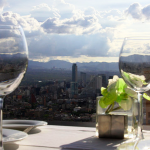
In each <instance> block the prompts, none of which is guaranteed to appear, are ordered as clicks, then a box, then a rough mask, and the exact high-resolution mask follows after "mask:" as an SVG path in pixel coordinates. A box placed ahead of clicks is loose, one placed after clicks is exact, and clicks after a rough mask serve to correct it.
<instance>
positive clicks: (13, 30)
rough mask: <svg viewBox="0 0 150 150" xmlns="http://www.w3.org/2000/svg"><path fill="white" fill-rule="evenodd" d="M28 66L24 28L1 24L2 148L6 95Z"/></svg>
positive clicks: (0, 92) (0, 149)
mask: <svg viewBox="0 0 150 150" xmlns="http://www.w3.org/2000/svg"><path fill="white" fill-rule="evenodd" d="M27 66H28V48H27V43H26V38H25V35H24V32H23V29H22V28H21V27H20V26H17V25H3V26H1V25H0V150H3V149H4V148H3V142H2V107H3V98H4V96H5V95H7V94H9V93H11V92H13V91H14V90H15V89H16V88H17V87H18V85H19V84H20V82H21V80H22V79H23V77H24V74H25V72H26V69H27Z"/></svg>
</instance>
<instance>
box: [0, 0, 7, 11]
mask: <svg viewBox="0 0 150 150" xmlns="http://www.w3.org/2000/svg"><path fill="white" fill-rule="evenodd" d="M5 6H7V1H6V0H0V12H2V11H3V8H4V7H5Z"/></svg>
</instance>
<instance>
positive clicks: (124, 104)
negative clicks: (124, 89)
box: [119, 97, 132, 110]
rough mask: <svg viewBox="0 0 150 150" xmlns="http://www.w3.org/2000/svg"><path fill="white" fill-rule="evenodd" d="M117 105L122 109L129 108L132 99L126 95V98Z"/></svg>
mask: <svg viewBox="0 0 150 150" xmlns="http://www.w3.org/2000/svg"><path fill="white" fill-rule="evenodd" d="M119 105H120V106H121V108H122V109H124V110H130V109H131V107H132V99H131V98H130V97H128V99H123V100H122V101H121V102H120V103H119Z"/></svg>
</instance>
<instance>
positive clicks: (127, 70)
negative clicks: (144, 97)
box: [119, 37, 150, 92]
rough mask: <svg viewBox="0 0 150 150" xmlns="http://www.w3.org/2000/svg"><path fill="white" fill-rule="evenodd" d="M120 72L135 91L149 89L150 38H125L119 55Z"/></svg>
mask: <svg viewBox="0 0 150 150" xmlns="http://www.w3.org/2000/svg"><path fill="white" fill-rule="evenodd" d="M119 70H120V73H121V75H122V77H123V79H124V80H125V82H126V83H127V85H128V86H129V87H131V88H132V89H133V90H135V91H140V92H146V91H148V90H149V89H150V39H148V38H143V37H140V38H125V40H124V43H123V46H122V48H121V52H120V57H119Z"/></svg>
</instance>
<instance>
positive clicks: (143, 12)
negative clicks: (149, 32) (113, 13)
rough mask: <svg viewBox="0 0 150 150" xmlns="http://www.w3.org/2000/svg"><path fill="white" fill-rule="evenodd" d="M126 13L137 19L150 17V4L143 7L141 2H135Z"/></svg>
mask: <svg viewBox="0 0 150 150" xmlns="http://www.w3.org/2000/svg"><path fill="white" fill-rule="evenodd" d="M125 14H127V15H130V16H132V18H134V19H137V20H142V19H147V20H149V19H150V5H147V6H144V7H142V6H141V5H140V4H139V3H133V4H131V5H130V6H129V8H128V9H126V10H125Z"/></svg>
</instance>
